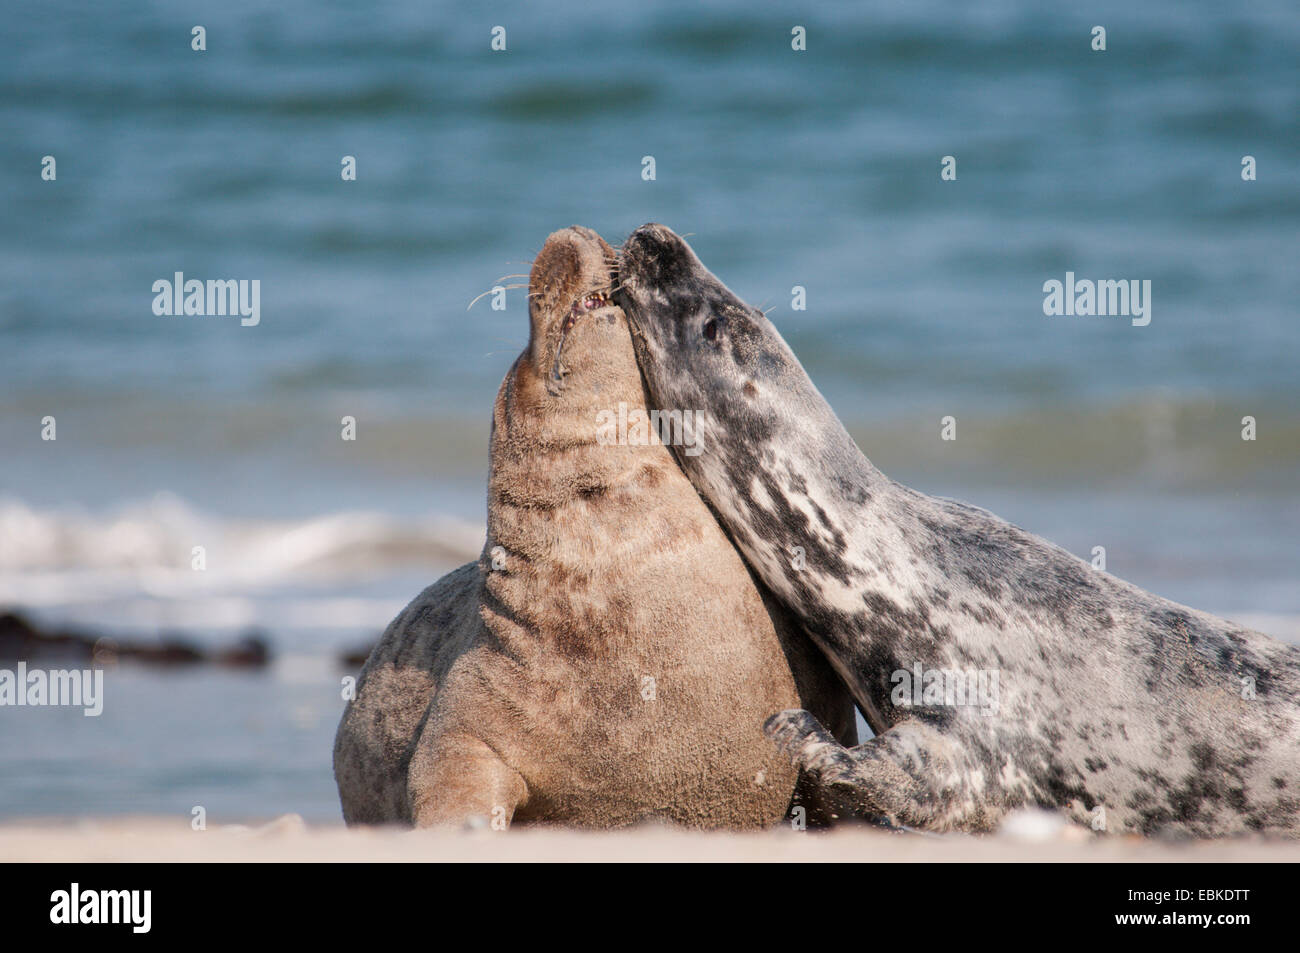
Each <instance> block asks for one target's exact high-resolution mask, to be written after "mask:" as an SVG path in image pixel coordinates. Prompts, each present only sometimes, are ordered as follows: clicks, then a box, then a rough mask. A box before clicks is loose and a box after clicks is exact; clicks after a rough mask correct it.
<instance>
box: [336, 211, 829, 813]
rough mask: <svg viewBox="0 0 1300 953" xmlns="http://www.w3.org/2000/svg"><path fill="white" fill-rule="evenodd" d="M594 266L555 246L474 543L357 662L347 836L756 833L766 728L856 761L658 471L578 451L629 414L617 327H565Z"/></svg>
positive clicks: (764, 778) (779, 794)
mask: <svg viewBox="0 0 1300 953" xmlns="http://www.w3.org/2000/svg"><path fill="white" fill-rule="evenodd" d="M612 261H613V252H612V250H611V249H610V248H609V246H608V245H606V244H605V242H604V241H603V240H602V239H601V238H600V237H599V236H598V235H596V234H595V233H594V232H592V231H590V230H588V229H582V228H577V227H575V228H570V229H565V230H564V231H561V232H557V233H555V234H554V235H552V236H551V237H550V238H549V239H548V240H547V242H546V245H545V247H544V248H543V249H542V252H541V254H539V255H538V257H537V260H536V261H535V262H534V265H533V270H532V275H531V279H530V288H531V291H532V295H531V296H530V309H529V310H530V317H531V335H530V340H529V343H528V347H527V349H526V350H525V351H524V353H523V354H521V355H520V357H519V358H518V360H517V361H516V362H515V364H514V367H512V368H511V370H510V372H509V373H508V374H507V375H506V379H505V381H504V382H503V384H502V386H501V390H500V392H499V393H498V395H497V400H496V405H495V407H494V410H493V424H492V440H491V475H490V478H489V484H488V532H487V542H486V544H485V545H484V548H483V553H482V555H481V556H480V558H479V560H478V562H477V563H472V564H469V565H466V566H462V567H461V568H460V569H457V570H456V571H454V572H452V573H450V574H448V575H447V576H445V577H444V578H443V579H441V580H439V581H438V582H437V583H435V584H434V585H433V586H431V587H429V588H428V589H426V590H425V591H424V592H423V593H421V594H420V596H418V597H417V598H416V599H415V601H414V602H412V603H411V605H410V606H408V607H407V608H406V610H405V611H404V612H402V614H401V615H399V616H398V617H397V619H396V620H394V622H393V623H392V624H391V625H390V626H389V628H388V630H387V632H385V633H384V636H383V638H382V640H381V641H380V643H379V645H378V646H377V647H376V648H375V650H374V652H373V653H372V655H371V656H370V658H369V660H368V661H367V662H366V665H365V668H364V669H363V671H362V674H361V678H360V681H359V685H358V691H357V697H356V699H355V700H354V701H352V702H351V703H350V704H349V706H348V709H347V711H346V712H345V713H344V716H343V720H342V723H341V724H340V726H339V733H338V738H337V739H336V742H335V756H334V765H335V776H336V778H337V780H338V784H339V794H340V797H341V799H342V802H343V813H344V817H345V819H346V820H347V821H348V822H349V823H382V822H401V823H412V824H415V825H416V826H428V825H433V824H463V823H465V822H467V821H468V820H470V819H471V818H472V817H474V816H486V817H490V818H494V819H497V820H498V821H499V822H502V823H509V822H510V821H511V820H514V821H521V822H522V821H549V822H558V823H564V824H569V825H574V826H581V827H601V828H603V827H616V826H621V825H625V824H629V823H634V822H636V821H638V820H640V819H642V818H647V817H658V818H663V819H667V820H671V821H673V822H676V823H680V824H684V825H687V826H691V827H702V828H716V827H728V828H746V827H758V826H765V825H771V824H773V823H776V822H777V821H779V820H780V819H781V817H782V816H783V815H784V814H785V812H786V810H787V807H788V806H789V804H790V801H791V795H792V793H793V792H794V790H795V782H796V776H795V773H794V771H793V769H791V768H790V766H789V764H788V762H787V761H786V759H785V758H783V757H782V756H781V755H780V754H779V753H778V752H777V750H776V748H775V747H774V746H773V745H772V744H771V742H770V741H768V740H767V739H766V738H765V737H764V735H763V732H762V724H763V721H764V719H766V718H767V717H768V716H769V715H771V714H772V713H774V712H777V711H780V710H782V709H786V708H795V707H804V708H811V709H813V710H814V711H816V712H818V714H819V716H820V717H822V718H824V719H827V720H828V724H829V725H831V726H832V730H836V731H837V734H839V735H840V736H841V737H843V738H847V739H850V740H849V741H848V742H846V743H852V740H851V739H852V738H853V735H854V730H853V725H854V721H853V710H852V702H851V701H850V700H849V696H848V694H847V691H846V689H845V688H844V687H843V685H842V684H841V683H840V682H839V680H838V679H837V678H835V676H834V675H833V674H832V673H831V672H830V670H829V668H828V667H827V665H826V663H825V662H824V661H823V660H822V659H821V657H820V656H819V655H818V654H817V653H816V650H815V649H813V648H812V646H811V643H809V642H808V641H807V640H806V639H805V638H804V637H803V636H802V634H801V633H800V632H799V631H798V629H797V628H796V627H795V626H794V625H793V624H792V623H791V622H790V621H789V619H788V618H786V617H785V616H784V615H782V614H781V610H779V609H777V608H776V606H775V604H774V603H770V602H768V601H767V600H766V599H765V596H763V595H762V594H760V591H759V589H758V588H757V586H756V584H755V583H754V581H753V579H752V578H751V576H750V574H749V572H748V570H747V569H746V568H745V566H744V564H743V563H742V561H741V559H740V557H739V555H738V554H737V552H736V550H735V548H734V547H733V546H732V544H731V542H730V540H729V539H728V538H727V537H726V535H725V534H724V533H723V531H722V530H721V529H720V528H719V526H718V524H717V522H716V521H715V520H714V518H713V516H712V514H711V513H710V511H709V510H708V508H707V507H706V505H705V504H704V503H703V502H702V501H701V500H700V498H699V496H698V495H697V494H696V492H695V491H694V489H693V488H692V487H691V485H690V483H689V482H688V481H687V479H686V477H685V476H684V475H683V473H682V472H681V470H680V469H679V468H678V466H677V464H676V462H675V461H674V460H673V458H672V455H671V452H670V451H669V450H668V449H667V448H666V447H663V446H661V445H659V444H657V443H656V444H654V445H651V446H618V445H601V444H600V443H598V442H597V424H596V415H597V413H598V412H599V411H601V410H604V409H609V410H614V411H617V408H618V405H619V402H620V401H622V402H625V403H627V404H628V406H629V407H630V408H641V407H644V406H645V396H644V392H643V389H642V383H641V376H640V373H639V371H638V370H637V365H636V360H635V357H634V355H633V350H632V343H631V338H630V336H629V331H628V327H627V322H626V319H625V317H624V315H623V312H622V311H621V310H620V309H619V308H617V307H615V306H613V305H607V306H605V307H601V308H599V309H597V310H592V311H586V312H582V313H580V314H576V315H575V314H573V313H572V312H571V306H572V304H573V303H574V302H575V301H578V300H581V299H582V298H584V297H585V296H586V295H588V294H590V293H591V292H593V291H597V290H601V289H606V290H607V289H608V288H609V285H610V273H611V263H612ZM570 316H572V318H573V321H572V327H571V328H570V329H568V330H567V332H566V331H565V330H564V324H565V319H566V317H570ZM561 340H562V341H563V343H562V349H561V351H560V365H559V366H560V374H559V376H558V377H557V376H556V375H555V374H554V373H553V370H554V368H555V366H556V352H557V349H560V348H561ZM706 452H707V450H706ZM498 547H500V549H499V550H498ZM494 551H496V552H498V553H500V554H503V555H504V568H500V569H494V568H493V555H494ZM774 619H775V620H776V623H775V625H774V621H773V620H774ZM647 676H649V677H650V678H652V679H653V680H654V697H653V698H646V697H643V693H644V694H648V692H644V690H645V689H647V688H648V686H647V683H646V682H645V681H644V679H645V677H647ZM814 814H815V811H814Z"/></svg>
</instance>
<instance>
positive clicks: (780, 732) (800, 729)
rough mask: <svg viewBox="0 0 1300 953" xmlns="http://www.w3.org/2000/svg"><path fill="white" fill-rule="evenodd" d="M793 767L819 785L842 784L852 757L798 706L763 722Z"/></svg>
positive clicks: (814, 719)
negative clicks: (809, 776)
mask: <svg viewBox="0 0 1300 953" xmlns="http://www.w3.org/2000/svg"><path fill="white" fill-rule="evenodd" d="M763 731H764V732H765V733H766V734H767V736H768V737H769V738H771V739H772V740H773V741H775V742H776V745H777V747H778V748H780V749H781V751H782V752H784V753H785V754H786V756H787V757H789V759H790V761H791V762H792V763H793V764H794V766H795V767H797V768H799V769H800V770H802V771H804V772H806V773H808V774H809V775H812V777H813V778H814V779H815V780H816V781H817V782H818V783H820V784H835V783H845V782H847V781H848V780H849V779H850V778H851V777H852V773H853V758H852V756H851V755H850V754H849V752H848V751H847V750H846V749H845V748H844V746H843V745H841V744H840V743H839V742H838V741H836V740H835V736H834V735H832V734H831V733H830V732H829V731H827V730H826V729H825V728H824V727H823V726H822V723H821V722H819V721H818V720H817V719H816V718H815V717H814V716H813V715H812V714H810V713H809V712H806V711H804V710H803V709H801V708H789V709H786V710H785V711H780V712H777V713H776V714H775V715H773V716H772V717H771V718H769V719H768V720H767V721H765V722H764V723H763Z"/></svg>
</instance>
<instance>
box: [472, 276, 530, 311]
mask: <svg viewBox="0 0 1300 953" xmlns="http://www.w3.org/2000/svg"><path fill="white" fill-rule="evenodd" d="M520 277H523V276H522V275H521V276H520ZM498 280H500V279H498ZM501 287H504V288H505V290H506V291H517V290H519V289H520V288H527V287H528V285H526V284H524V285H504V286H501ZM494 291H496V286H494V287H492V288H489V289H488V290H487V291H485V292H483V294H480V295H475V296H474V300H473V301H471V302H470V303H469V304H467V305H466V306H465V310H466V311H468V310H469V309H470V308H472V307H474V305H475V304H477V303H478V299H479V298H482V297H484V296H485V295H490V294H492V293H493V292H494Z"/></svg>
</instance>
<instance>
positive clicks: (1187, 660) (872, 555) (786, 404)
mask: <svg viewBox="0 0 1300 953" xmlns="http://www.w3.org/2000/svg"><path fill="white" fill-rule="evenodd" d="M620 283H621V287H620V288H619V289H618V291H617V293H616V294H615V300H616V301H618V302H619V303H620V304H622V305H623V307H624V310H625V311H626V312H627V314H628V316H629V318H630V319H631V321H632V325H633V340H634V342H635V345H636V348H637V355H638V360H639V362H640V365H641V369H642V373H643V375H644V377H645V380H646V384H647V387H648V389H649V392H650V395H651V400H652V402H653V404H654V405H655V406H658V407H675V408H692V409H695V410H699V411H702V412H703V414H702V422H701V423H700V424H699V429H700V438H699V440H700V449H701V451H702V452H699V453H697V454H696V455H694V456H690V457H688V456H685V455H679V458H678V459H679V462H680V463H681V465H682V467H683V469H684V470H685V471H686V473H687V475H688V476H689V477H690V478H691V481H692V482H693V483H694V484H695V486H696V488H697V489H698V490H699V491H700V493H701V495H702V496H704V498H705V499H707V500H708V501H709V503H710V504H711V505H712V506H713V508H714V510H715V512H717V513H718V515H719V517H720V519H721V521H722V523H723V525H724V526H725V527H726V528H727V530H728V531H729V532H730V533H731V535H732V538H733V539H734V540H735V541H736V543H737V545H738V546H739V548H740V551H741V552H742V553H743V555H744V557H745V559H746V561H747V562H748V563H749V565H750V566H751V568H753V569H754V570H755V572H756V573H757V575H758V576H759V578H760V579H761V580H762V581H763V582H764V583H765V584H766V585H767V587H768V588H769V589H770V590H771V591H772V593H774V594H775V595H776V596H777V597H778V598H779V599H780V600H781V601H782V602H783V603H784V604H785V605H786V606H787V607H788V608H790V609H791V610H792V611H793V612H794V613H795V614H796V615H797V616H798V617H799V618H800V619H801V621H802V622H803V623H804V625H805V628H806V629H807V630H808V632H809V633H810V634H811V635H812V637H813V638H814V640H815V641H816V642H817V643H818V644H819V645H820V646H821V648H822V649H823V651H825V653H826V655H827V657H828V658H829V659H830V660H831V662H832V663H833V664H834V665H835V667H836V669H837V671H838V672H839V673H840V675H841V676H842V677H843V678H844V679H845V681H846V682H847V683H848V685H849V686H850V688H851V689H852V691H853V693H854V696H855V698H856V699H857V702H858V705H859V707H860V708H861V709H862V711H863V713H864V715H865V717H866V719H867V721H868V723H869V724H870V725H871V728H872V729H873V731H874V732H875V734H876V737H874V738H872V739H871V740H870V741H868V742H866V743H865V744H863V745H861V746H858V747H852V748H848V747H844V746H841V745H840V744H838V743H836V741H835V740H834V739H833V738H832V737H831V736H830V734H829V733H828V732H827V731H826V730H825V729H824V728H823V727H822V726H821V725H820V724H818V722H817V719H816V718H815V717H813V716H811V715H810V714H809V713H807V712H801V711H785V712H781V713H779V714H777V715H775V716H773V718H772V719H770V720H769V722H768V725H767V729H768V731H769V733H770V734H771V735H772V736H773V737H774V738H775V739H776V741H777V742H778V744H779V745H780V746H781V747H782V748H783V749H784V750H785V751H786V752H787V753H788V754H789V755H790V756H791V757H792V758H793V759H794V760H795V762H796V763H798V764H799V765H800V766H801V767H802V768H803V769H804V770H806V771H808V772H810V773H811V774H812V775H813V776H814V777H816V778H817V780H818V781H819V783H820V784H821V785H822V786H823V788H824V790H825V791H826V792H827V794H828V796H829V797H830V798H832V799H833V800H834V801H835V802H836V804H837V805H838V809H839V810H841V811H844V812H848V813H854V814H858V815H861V816H884V817H887V818H891V819H893V820H895V821H897V822H898V823H902V824H904V825H909V826H913V827H917V828H922V829H929V830H935V831H947V830H963V831H987V830H990V829H993V828H995V827H996V826H997V824H998V823H999V821H1000V820H1001V819H1002V818H1003V817H1004V816H1005V815H1006V814H1007V813H1008V812H1009V811H1011V810H1013V809H1016V808H1019V807H1023V806H1041V807H1046V808H1054V809H1061V810H1064V811H1065V812H1066V813H1067V814H1069V815H1070V816H1072V817H1074V818H1075V819H1076V820H1079V821H1082V822H1086V823H1089V824H1090V825H1091V826H1092V827H1093V828H1094V829H1097V830H1105V831H1109V832H1137V833H1142V834H1156V833H1162V834H1171V835H1175V836H1177V835H1180V834H1181V835H1192V836H1219V835H1229V834H1236V833H1243V832H1267V833H1275V834H1285V835H1290V836H1296V835H1297V834H1300V648H1297V647H1296V646H1291V645H1287V644H1285V643H1283V642H1281V641H1278V640H1276V639H1273V638H1270V637H1268V636H1266V635H1263V634H1261V633H1259V632H1254V631H1251V630H1249V629H1246V628H1243V627H1242V626H1240V625H1235V624H1233V623H1231V622H1227V621H1224V620H1222V619H1218V618H1215V617H1214V616H1211V615H1208V614H1206V613H1203V612H1198V611H1196V610H1194V609H1189V608H1187V607H1185V606H1182V605H1178V604H1176V603H1174V602H1171V601H1169V600H1167V599H1163V598H1160V597H1158V596H1155V595H1152V594H1151V593H1148V592H1145V591H1143V590H1141V589H1139V588H1137V587H1136V586H1133V585H1130V584H1128V583H1126V582H1123V581H1121V580H1120V579H1117V578H1115V577H1113V576H1111V575H1108V574H1107V573H1105V572H1100V571H1096V570H1094V569H1092V568H1091V567H1090V566H1089V565H1088V564H1086V563H1085V562H1083V561H1082V560H1080V559H1077V558H1076V557H1074V556H1073V555H1071V554H1070V553H1068V552H1066V551H1065V550H1063V549H1061V548H1059V547H1057V546H1055V545H1053V544H1052V543H1050V542H1048V541H1046V540H1044V539H1041V538H1039V537H1038V536H1035V535H1033V534H1032V533H1029V532H1026V531H1025V530H1023V529H1020V528H1019V527H1017V526H1013V525H1011V524H1010V523H1008V522H1005V521H1004V520H1001V519H999V518H998V517H996V516H994V515H993V514H992V513H989V512H987V511H986V510H982V509H979V508H976V507H974V506H969V505H967V504H964V503H960V502H956V501H954V500H949V499H942V498H937V497H933V496H928V495H926V494H924V493H920V492H917V491H915V490H913V489H910V488H908V487H906V486H903V485H902V484H899V483H897V482H895V481H893V480H891V479H889V478H888V477H886V476H885V475H884V474H883V473H881V472H880V471H879V470H878V469H876V468H875V467H874V466H873V465H872V464H871V463H870V462H869V461H868V460H867V458H866V457H865V456H864V455H863V454H862V452H861V451H860V450H859V449H858V447H857V446H856V445H855V444H854V442H853V440H852V439H851V438H850V437H849V435H848V433H847V432H846V431H845V429H844V427H843V426H842V425H841V423H840V421H839V419H838V418H837V417H836V415H835V413H834V412H833V411H832V410H831V408H830V406H829V405H828V404H827V402H826V401H825V400H824V399H823V397H822V396H821V394H820V393H819V392H818V390H817V388H816V387H815V386H814V385H813V383H812V381H811V380H810V379H809V377H808V375H807V373H805V371H804V369H803V367H801V366H800V364H799V361H798V360H797V359H796V358H795V356H794V354H793V353H792V352H791V350H790V348H789V347H788V346H787V345H786V343H785V341H784V340H783V339H782V338H781V335H780V334H779V333H778V332H777V330H776V328H775V327H774V326H773V325H772V323H771V322H770V321H769V320H768V319H767V318H766V317H765V316H764V315H763V313H762V312H760V311H758V310H757V309H755V308H753V307H751V306H750V305H748V304H746V303H745V302H743V301H742V300H740V298H738V297H737V296H736V295H735V294H733V293H732V292H731V291H730V290H729V289H728V288H727V287H726V286H725V285H723V283H722V282H721V281H719V280H718V279H717V278H716V277H714V276H713V275H712V274H711V273H710V272H709V271H708V270H707V269H706V268H705V267H704V265H703V264H701V262H700V260H699V259H698V258H697V257H696V256H695V254H694V252H693V251H692V250H691V248H690V247H689V246H688V245H687V244H686V242H684V241H683V240H682V239H681V238H680V237H678V236H677V235H675V234H674V233H673V232H672V231H671V230H669V229H667V228H665V227H663V226H661V225H655V224H651V225H646V226H644V227H642V228H640V229H638V230H637V231H636V232H635V233H634V234H633V235H632V236H631V237H630V238H629V239H628V241H627V242H626V243H625V245H624V247H623V250H622V255H621V263H620ZM918 681H919V682H920V686H919V688H920V690H919V691H918V685H917V682H918ZM989 687H992V688H993V691H991V692H989V691H986V689H988V688H989Z"/></svg>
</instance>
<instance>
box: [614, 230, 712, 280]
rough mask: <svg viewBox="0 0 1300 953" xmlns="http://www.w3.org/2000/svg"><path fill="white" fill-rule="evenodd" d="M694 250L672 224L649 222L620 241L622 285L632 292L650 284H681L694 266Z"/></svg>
mask: <svg viewBox="0 0 1300 953" xmlns="http://www.w3.org/2000/svg"><path fill="white" fill-rule="evenodd" d="M695 265H696V258H695V253H694V252H692V251H691V248H690V246H689V245H687V244H686V242H685V241H683V240H682V238H681V237H680V236H679V235H677V234H676V233H675V232H674V231H673V230H672V229H671V228H668V227H667V226H665V225H659V224H657V223H655V222H651V223H650V224H648V225H642V226H641V227H640V228H638V229H637V230H636V231H635V232H633V233H632V234H631V235H630V236H628V239H627V241H626V242H624V243H623V254H622V257H621V259H620V264H619V277H620V279H621V281H620V284H621V285H622V287H623V288H624V289H625V290H626V291H627V292H628V293H629V294H632V295H636V294H637V293H638V292H642V291H645V290H647V289H649V288H658V289H660V290H664V289H666V288H670V287H673V286H675V285H678V284H680V283H681V282H682V281H684V280H685V279H687V278H689V277H690V276H691V274H692V273H693V272H694V270H695Z"/></svg>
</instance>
